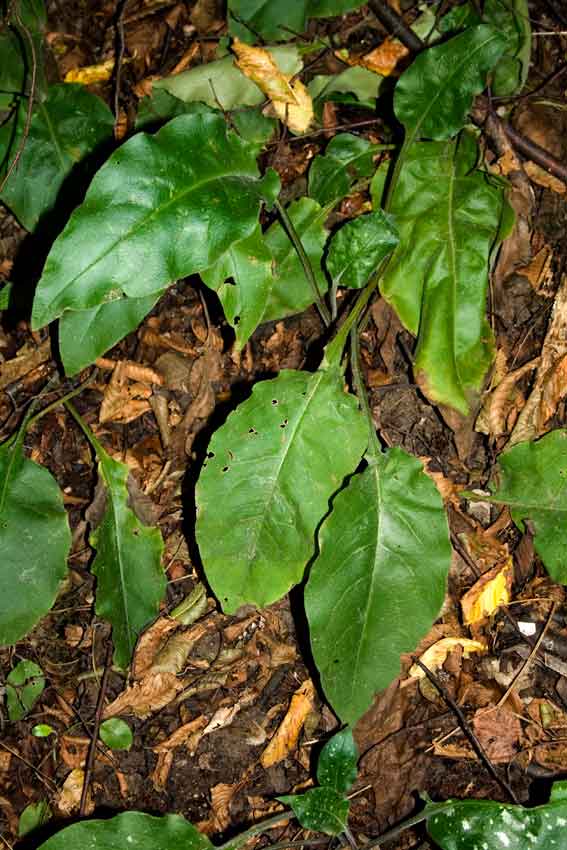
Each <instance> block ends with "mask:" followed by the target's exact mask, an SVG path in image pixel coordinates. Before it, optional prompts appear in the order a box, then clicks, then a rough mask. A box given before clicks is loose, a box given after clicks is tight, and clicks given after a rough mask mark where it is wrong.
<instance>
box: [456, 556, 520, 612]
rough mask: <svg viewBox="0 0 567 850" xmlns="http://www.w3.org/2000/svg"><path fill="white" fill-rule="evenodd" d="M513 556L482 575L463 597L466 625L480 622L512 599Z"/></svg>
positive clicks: (462, 603)
mask: <svg viewBox="0 0 567 850" xmlns="http://www.w3.org/2000/svg"><path fill="white" fill-rule="evenodd" d="M513 569H514V568H513V564H512V557H511V556H509V557H508V560H507V561H506V563H505V564H503V565H500V564H496V565H495V566H494V567H493V568H492V569H491V570H489V571H488V572H486V573H485V574H484V575H482V576H481V577H480V578H479V580H478V581H477V582H475V583H474V584H473V586H472V587H471V588H470V590H468V591H467V592H466V593H465V595H464V596H463V598H462V599H461V608H462V611H463V620H464V623H465V624H466V625H471V624H472V623H478V622H479V621H480V620H483V619H484V618H485V617H490V615H491V614H493V613H494V611H495V610H496V609H497V608H498V607H499V606H500V605H507V604H508V602H509V601H510V595H511V594H510V591H511V588H512V575H513Z"/></svg>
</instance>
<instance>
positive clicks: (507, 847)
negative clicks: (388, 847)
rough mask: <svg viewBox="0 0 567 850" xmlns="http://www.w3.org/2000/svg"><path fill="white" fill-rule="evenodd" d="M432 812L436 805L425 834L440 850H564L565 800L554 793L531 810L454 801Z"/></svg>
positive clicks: (488, 802)
mask: <svg viewBox="0 0 567 850" xmlns="http://www.w3.org/2000/svg"><path fill="white" fill-rule="evenodd" d="M556 784H557V783H556ZM554 787H555V786H554ZM438 805H439V807H441V806H446V803H440V804H438ZM435 809H436V804H434V803H433V804H431V803H430V804H429V806H428V809H427V810H430V811H431V815H430V817H429V819H428V821H427V830H428V832H429V834H430V836H431V837H432V838H433V840H434V841H435V842H436V844H438V845H439V847H440V848H442V850H474V848H475V847H477V848H483V850H528V848H529V850H551V848H557V850H560V848H562V847H564V846H565V827H566V826H567V800H566V799H565V798H561V797H559V798H556V799H554V797H553V793H552V797H551V801H550V802H549V803H546V804H545V805H543V806H537V807H536V808H534V809H525V808H524V807H523V806H512V805H505V804H503V803H496V802H494V801H492V800H478V801H477V800H463V801H460V800H455V801H454V805H453V808H451V809H449V810H448V811H445V812H440V813H439V814H435ZM427 810H426V811H427Z"/></svg>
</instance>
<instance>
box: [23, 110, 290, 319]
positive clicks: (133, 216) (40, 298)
mask: <svg viewBox="0 0 567 850" xmlns="http://www.w3.org/2000/svg"><path fill="white" fill-rule="evenodd" d="M255 151H256V148H255V147H252V150H251V149H250V146H249V145H248V144H247V143H246V142H243V141H242V140H241V139H240V138H239V137H238V136H237V135H236V134H235V133H233V132H231V131H228V130H227V127H226V123H225V121H224V119H223V118H222V116H221V115H220V114H218V113H214V112H213V111H208V112H203V113H198V114H196V115H180V116H179V117H178V118H174V119H173V120H172V121H170V122H169V123H168V124H166V125H165V127H163V128H162V129H161V130H160V131H159V132H157V133H156V134H155V135H153V136H150V135H147V134H145V133H139V134H138V135H136V136H134V137H133V138H132V139H130V140H129V141H128V142H126V143H125V144H124V145H123V146H122V147H121V148H119V149H118V150H117V151H116V152H115V153H114V154H113V156H112V157H111V158H110V159H109V160H108V162H107V163H106V164H105V165H104V166H103V167H102V168H101V169H100V171H99V172H98V173H97V175H96V176H95V178H94V180H93V182H92V183H91V186H90V188H89V190H88V192H87V196H86V198H85V201H84V202H83V204H82V205H81V206H80V207H79V208H78V209H77V210H76V211H75V212H74V213H73V215H72V216H71V219H70V221H69V223H68V224H67V226H66V228H65V230H64V231H63V233H62V234H61V236H59V238H58V239H57V240H56V242H55V243H54V245H53V247H52V249H51V252H50V254H49V257H48V258H47V262H46V264H45V268H44V271H43V276H42V278H41V280H40V282H39V285H38V288H37V291H36V294H35V299H34V305H33V311H32V321H33V325H34V327H36V328H37V327H42V326H43V325H45V324H47V323H49V322H51V321H52V320H53V319H56V318H58V317H59V316H61V315H62V313H63V312H64V311H65V310H87V309H92V308H93V307H97V306H98V305H100V304H104V303H106V302H108V301H112V300H116V299H118V298H121V297H122V296H123V295H127V296H128V297H131V298H145V297H147V296H149V295H151V294H152V293H153V294H157V293H158V292H160V291H161V290H163V288H164V287H165V286H167V285H168V284H170V283H171V282H172V281H175V280H177V279H179V278H181V277H185V276H187V275H189V274H192V273H194V272H198V271H201V270H202V269H206V268H209V266H211V265H212V264H213V263H214V262H216V261H217V260H218V259H219V258H220V257H222V255H223V254H224V253H225V251H227V250H228V249H229V248H230V246H231V245H232V244H233V243H234V242H238V241H240V240H241V239H244V238H245V237H246V236H248V235H250V234H251V233H252V231H253V230H254V228H255V226H256V222H257V219H258V212H259V206H260V202H261V201H262V199H263V198H264V197H266V198H268V199H269V200H273V199H274V198H275V196H276V195H277V192H278V190H279V180H278V179H277V177H276V175H275V173H274V172H273V171H270V172H268V174H267V175H266V176H265V177H264V178H262V179H261V180H260V179H259V178H258V170H257V166H256V160H255Z"/></svg>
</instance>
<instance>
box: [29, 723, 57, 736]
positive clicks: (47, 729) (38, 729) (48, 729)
mask: <svg viewBox="0 0 567 850" xmlns="http://www.w3.org/2000/svg"><path fill="white" fill-rule="evenodd" d="M32 735H33V736H34V738H49V736H50V735H57V732H56V731H55V729H54V728H53V726H50V725H49V723H37V724H36V725H35V726H34V727H33V729H32Z"/></svg>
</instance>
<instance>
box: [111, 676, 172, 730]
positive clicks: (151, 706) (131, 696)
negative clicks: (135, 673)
mask: <svg viewBox="0 0 567 850" xmlns="http://www.w3.org/2000/svg"><path fill="white" fill-rule="evenodd" d="M183 687H184V683H183V680H182V679H178V678H177V676H176V675H175V674H174V673H156V674H155V675H152V676H148V677H147V678H146V679H144V680H143V681H142V682H137V683H135V684H134V685H131V686H130V687H128V688H126V690H124V691H123V692H122V693H121V694H120V695H119V696H117V697H116V699H115V700H113V702H111V703H110V705H108V706H107V707H106V709H105V711H104V717H105V718H107V717H115V716H116V715H117V714H135V715H136V717H141V718H142V720H144V719H145V718H146V717H149V716H150V715H151V714H153V712H154V711H159V710H160V708H163V707H164V706H166V705H168V704H169V703H170V702H171V701H172V700H173V699H175V697H176V696H177V694H178V693H180V692H181V691H182V690H183Z"/></svg>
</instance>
